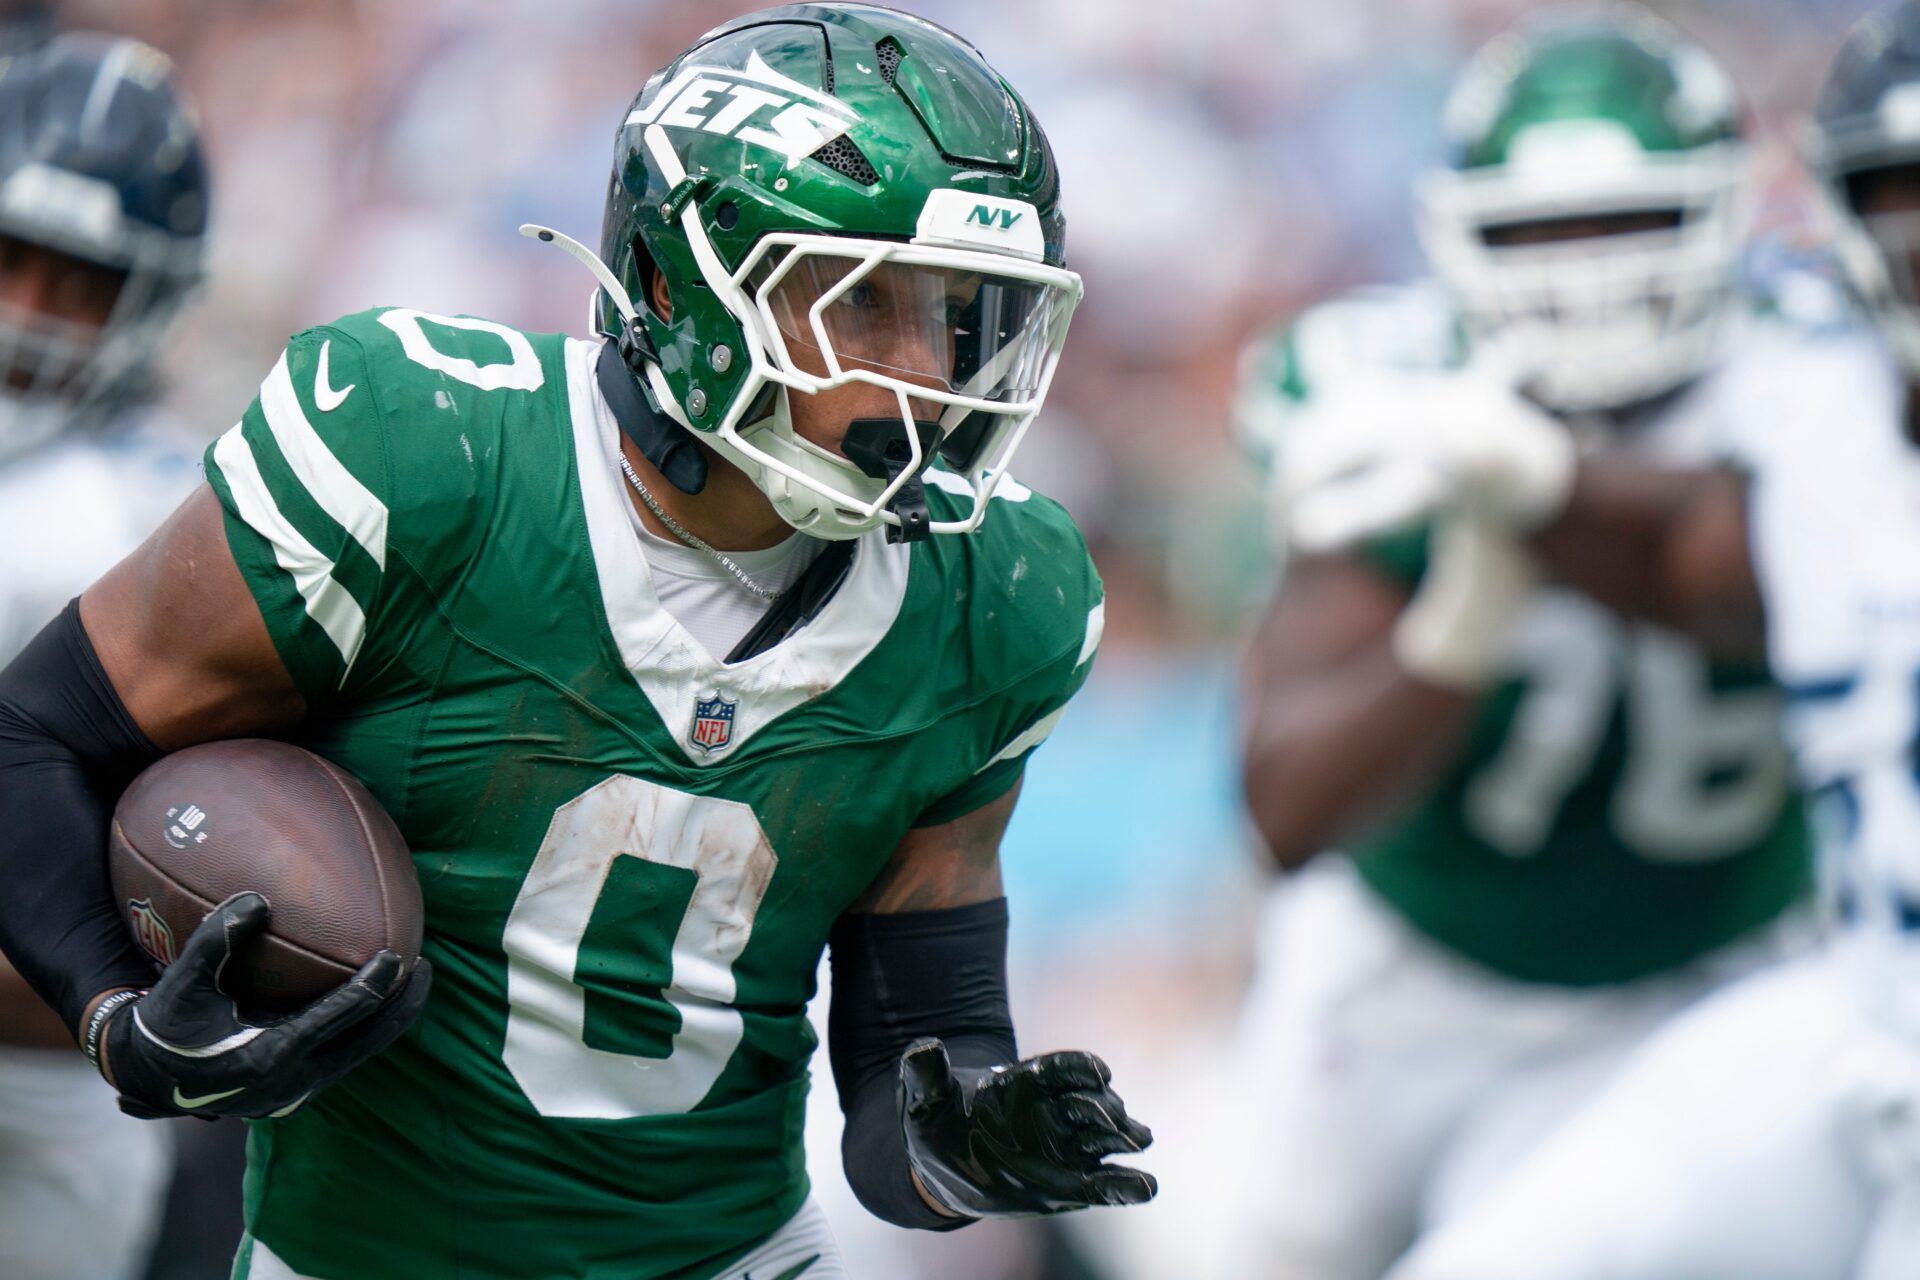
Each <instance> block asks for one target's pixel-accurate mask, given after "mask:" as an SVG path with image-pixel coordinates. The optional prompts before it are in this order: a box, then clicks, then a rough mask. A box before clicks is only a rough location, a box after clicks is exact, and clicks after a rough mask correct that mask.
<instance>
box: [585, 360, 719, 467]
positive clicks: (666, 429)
mask: <svg viewBox="0 0 1920 1280" xmlns="http://www.w3.org/2000/svg"><path fill="white" fill-rule="evenodd" d="M629 353H631V355H629ZM640 359H641V356H640V353H639V352H638V350H636V349H635V348H634V347H633V345H632V344H630V343H626V342H616V341H615V340H613V339H611V338H609V339H608V340H607V341H606V343H605V345H603V346H602V347H601V348H600V358H599V359H598V360H596V361H594V365H593V375H594V378H595V379H596V380H597V381H598V382H599V383H600V394H601V395H603V396H605V397H606V398H607V406H608V407H609V408H610V409H612V410H613V420H614V421H615V422H618V423H619V424H620V430H621V433H622V434H624V435H625V436H626V437H627V439H629V440H631V441H633V442H634V444H636V445H638V446H639V448H640V452H641V454H642V455H643V456H644V457H645V458H646V460H647V461H648V462H651V463H652V464H653V465H654V466H655V468H657V469H658V470H659V472H660V474H661V475H663V476H665V477H666V478H667V483H668V484H670V485H672V486H673V487H674V488H676V489H678V490H679V491H680V492H682V493H699V492H700V491H701V490H702V489H704V488H706V487H707V455H706V454H705V453H704V452H703V451H702V450H701V448H700V444H699V442H698V441H696V440H695V439H694V438H693V432H691V431H689V430H687V429H686V428H685V427H683V426H681V425H680V424H679V423H677V422H675V421H674V420H673V419H672V418H669V417H668V416H667V415H666V414H664V413H661V412H659V411H658V410H657V409H655V408H654V407H653V406H652V405H651V404H649V403H648V402H647V397H646V395H645V394H644V393H642V392H641V390H640V377H641V374H640V373H639V372H638V371H636V370H635V369H634V368H633V367H632V365H633V364H635V363H638V362H639V360H640Z"/></svg>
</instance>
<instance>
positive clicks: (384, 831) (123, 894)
mask: <svg viewBox="0 0 1920 1280" xmlns="http://www.w3.org/2000/svg"><path fill="white" fill-rule="evenodd" d="M107 846H108V853H107V858H108V866H109V869H110V872H111V875H112V879H113V889H114V897H115V900H116V901H117V902H118V903H119V905H120V911H121V914H122V916H123V917H124V918H125V920H126V922H127V927H128V928H129V929H131V930H132V931H133V935H134V937H135V938H136V939H137V940H138V941H139V943H140V945H141V946H142V947H143V948H145V950H146V951H147V953H148V954H149V955H150V956H152V957H153V959H154V960H155V961H156V962H157V963H159V964H160V965H162V966H165V965H168V964H171V963H172V962H173V960H174V959H175V957H176V956H178V954H179V948H180V947H182V946H184V945H185V943H186V940H187V937H188V935H190V934H191V933H192V932H193V930H194V927H195V926H196V925H198V924H199V923H200V921H201V920H202V919H203V918H205V916H206V914H207V913H208V912H209V911H211V910H212V909H213V908H214V907H215V906H217V905H219V903H220V902H222V901H223V900H225V899H226V898H228V897H230V896H231V895H233V894H236V893H240V892H243V891H245V890H249V889H250V890H253V891H255V892H257V893H259V894H261V895H262V896H263V897H265V898H266V899H267V902H268V903H269V905H271V907H272V908H273V919H272V923H271V926H270V929H269V931H268V933H267V934H266V935H265V936H264V937H262V938H261V939H260V940H259V941H258V942H257V943H256V944H254V945H252V946H250V947H248V948H247V949H246V950H245V951H244V952H242V953H240V954H238V955H236V956H235V958H234V960H233V962H232V963H230V964H229V965H228V967H227V970H226V972H225V973H224V974H223V976H222V978H221V989H222V990H223V991H225V992H226V993H227V994H228V995H229V996H231V997H233V999H234V1001H235V1002H236V1003H237V1004H238V1005H239V1006H240V1007H241V1008H242V1009H245V1010H260V1011H263V1012H267V1013H285V1012H290V1011H292V1010H294V1009H297V1008H299V1007H301V1006H302V1005H305V1004H307V1003H308V1002H309V1001H311V1000H314V999H316V998H317V997H319V996H321V995H324V994H325V993H326V992H328V991H329V990H331V989H333V988H334V987H336V986H338V985H339V984H340V983H341V982H344V981H345V980H346V979H348V978H350V977H352V976H353V973H354V971H355V970H357V969H358V968H359V967H360V966H361V965H362V964H364V963H366V962H367V961H368V960H370V959H372V958H373V956H374V955H375V953H377V952H378V951H380V950H381V949H382V948H386V949H389V950H391V951H394V952H396V953H398V954H399V956H400V957H401V959H402V960H403V961H404V962H405V963H406V964H408V965H409V966H410V965H412V963H413V962H414V960H415V959H417V958H418V956H419V954H420V929H421V906H420V884H419V881H418V880H417V879H416V878H415V876H414V871H413V861H412V857H411V855H410V854H409V853H408V851H407V846H406V842H405V841H404V840H403V839H402V838H401V836H400V832H399V829H398V828H396V827H395V826H394V824H393V819H392V818H390V817H388V816H387V814H386V811H385V810H383V809H382V808H381V807H380V805H379V803H378V802H377V801H376V800H375V799H374V798H373V796H372V795H370V794H369V793H368V792H367V789H366V788H365V787H364V786H362V785H361V784H360V783H359V782H358V781H357V780H356V779H354V778H353V777H352V776H351V775H349V774H348V773H346V772H345V771H344V770H342V769H340V768H339V767H338V766H336V765H334V764H331V763H330V762H328V761H326V760H323V759H321V758H320V757H319V756H317V755H314V754H313V753H312V752H310V751H304V750H302V749H301V748H299V747H295V746H290V745H288V744H287V743H284V742H272V741H267V740H263V739H235V740H232V741H227V742H210V743H206V744H203V745H201V746H196V747H189V748H187V749H186V750H184V751H177V752H175V753H174V754H172V755H170V756H167V757H166V758H165V759H163V760H160V761H159V762H158V763H156V764H154V765H153V766H152V767H150V768H148V769H147V770H146V771H145V772H143V773H141V774H140V776H139V777H137V778H135V779H134V780H133V784H132V785H131V786H129V787H128V788H127V790H126V792H125V794H124V795H122V796H121V798H120V803H119V805H118V806H117V807H116V808H115V809H114V814H113V827H112V830H111V832H110V834H109V836H108V842H107Z"/></svg>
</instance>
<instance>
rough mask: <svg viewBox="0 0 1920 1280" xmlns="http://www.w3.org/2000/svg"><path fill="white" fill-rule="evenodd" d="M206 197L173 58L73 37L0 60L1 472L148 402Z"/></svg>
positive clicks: (185, 291)
mask: <svg viewBox="0 0 1920 1280" xmlns="http://www.w3.org/2000/svg"><path fill="white" fill-rule="evenodd" d="M208 195H209V190H208V184H207V171H206V164H205V161H204V159H203V158H202V154H201V146H200V135H199V130H198V128H197V127H196V126H195V124H194V121H193V119H192V117H191V116H190V115H189V114H188V112H187V110H186V109H185V107H184V106H183V105H182V103H181V101H180V99H179V97H178V96H177V95H176V93H175V91H174V88H173V84H172V80H171V66H170V64H169V63H168V61H167V59H166V57H165V55H163V54H161V53H159V52H158V51H157V50H154V49H152V48H149V47H148V46H146V45H144V44H141V43H140V42H138V41H135V40H127V39H119V38H115V37H109V36H100V35H91V34H70V35H61V36H56V37H54V38H53V39H50V40H47V41H45V42H44V43H40V44H37V45H34V46H32V47H30V48H26V49H23V50H19V51H16V52H14V53H11V54H9V55H5V56H0V459H3V458H5V457H7V456H11V455H14V454H17V453H20V452H22V451H24V450H25V449H29V448H32V447H34V446H35V445H37V444H39V443H40V442H42V441H43V440H45V439H47V438H49V437H50V436H51V435H53V434H54V433H55V432H58V431H60V430H61V429H63V428H67V427H72V426H75V425H84V424H86V423H89V422H93V421H98V420H99V419H100V418H101V417H103V416H105V415H106V414H107V413H109V412H111V411H112V410H114V409H115V408H117V407H119V406H121V405H124V404H125V403H126V402H128V401H129V400H132V399H135V398H137V397H138V396H139V395H141V394H142V392H143V391H144V390H145V389H146V387H147V385H148V381H149V375H150V371H151V368H152V362H153V357H154V354H155V351H156V349H157V347H158V344H159V341H160V339H161V336H162V334H163V332H164V330H165V328H166V326H167V324H168V322H169V321H170V320H171V319H172V318H173V317H174V316H175V315H176V314H177V313H178V312H179V310H180V307H181V305H182V304H183V303H184V302H185V301H186V300H187V298H188V297H189V296H190V295H191V294H192V292H193V290H194V287H195V286H196V284H197V283H198V281H199V279H200V276H201V271H202V264H203V259H204V253H205V243H206V231H207V206H208Z"/></svg>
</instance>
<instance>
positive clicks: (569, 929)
mask: <svg viewBox="0 0 1920 1280" xmlns="http://www.w3.org/2000/svg"><path fill="white" fill-rule="evenodd" d="M623 857H624V858H640V859H642V860H644V861H647V862H653V863H658V864H660V865H662V866H668V867H681V868H685V869H686V870H689V871H692V872H693V873H694V874H695V876H696V877H697V879H696V882H695V884H694V890H693V898H692V901H691V902H689V903H688V905H687V914H686V916H685V918H684V919H682V920H681V922H680V929H679V932H678V933H677V934H675V936H674V939H673V969H672V978H671V979H670V985H669V986H668V987H667V989H666V991H665V993H664V994H665V996H666V998H667V1000H668V1001H670V1002H671V1003H672V1005H673V1007H674V1008H675V1009H676V1010H677V1011H678V1012H679V1014H680V1031H679V1034H677V1035H675V1036H674V1038H673V1048H672V1051H671V1052H670V1053H669V1054H668V1055H667V1056H666V1057H665V1058H642V1057H633V1056H630V1055H627V1054H623V1053H612V1052H609V1051H607V1050H605V1049H595V1048H593V1047H591V1046H590V1045H588V1044H587V1043H586V1039H585V1034H584V1033H585V1026H586V1007H587V1002H586V994H587V993H586V991H585V990H584V989H583V988H582V987H581V986H580V984H579V983H577V982H575V981H574V972H575V969H576V967H577V966H578V964H579V959H580V942H581V939H582V938H583V937H584V936H585V934H586V931H587V924H588V922H589V921H590V920H591V919H592V916H593V908H594V904H595V903H596V902H597V901H599V898H600V894H601V891H602V890H603V888H604V887H605V885H606V882H607V875H608V873H609V872H610V871H611V870H612V869H613V863H614V859H616V858H623ZM777 862H778V860H777V859H776V858H775V857H774V853H773V847H772V846H771V845H770V844H768V843H767V837H766V833H765V832H764V831H762V830H761V828H760V820H759V819H758V818H756V817H754V814H753V810H752V809H750V808H748V807H747V806H746V805H744V804H741V803H739V802H738V801H734V800H722V799H719V798H718V797H715V796H694V795H688V794H687V793H686V792H684V791H675V790H673V789H672V788H670V787H663V786H661V785H659V784H658V783H654V782H647V781H645V780H643V779H640V778H630V777H626V776H618V777H612V778H608V779H607V780H606V781H604V782H601V783H599V784H598V785H596V786H594V787H593V788H591V789H590V790H588V791H586V792H585V793H583V794H581V795H579V796H576V797H574V798H573V799H572V800H569V801H568V802H567V803H566V804H563V805H561V806H560V808H559V809H558V810H556V811H555V812H554V815H553V822H552V824H551V825H549V826H548V828H547V836H546V839H545V840H543V841H541V842H540V851H539V853H537V854H536V855H535V856H534V860H533V868H532V870H530V871H529V872H528V873H527V879H526V882H525V883H524V884H523V885H522V886H521V888H520V896H519V897H518V898H516V899H515V900H514V903H513V910H512V911H511V912H509V913H508V915H507V927H506V934H505V938H504V940H503V945H504V947H505V950H506V953H507V1038H506V1047H505V1050H504V1052H503V1054H502V1057H503V1058H504V1059H505V1061H506V1064H507V1069H508V1070H509V1071H511V1072H512V1073H513V1077H514V1079H515V1080H516V1081H518V1082H519V1085H520V1088H521V1091H522V1092H524V1093H525V1094H526V1095H527V1098H528V1100H529V1101H530V1102H532V1103H533V1105H534V1109H535V1110H537V1111H539V1112H540V1114H542V1115H546V1116H556V1117H567V1118H573V1119H594V1120H630V1119H635V1118H637V1117H640V1116H660V1115H678V1114H680V1113H682V1112H686V1111H691V1110H693V1108H694V1107H696V1106H698V1105H699V1103H700V1100H701V1099H702V1098H704V1097H706V1095H707V1092H708V1091H709V1090H710V1089H712V1088H713V1085H714V1082H715V1081H716V1080H718V1079H719V1078H720V1073H721V1071H722V1070H724V1069H725V1068H726V1065H727V1060H728V1059H729V1058H731V1057H732V1056H733V1051H734V1050H735V1049H737V1048H738V1047H739V1045H740V1037H741V1034H742V1032H743V1027H742V1024H741V1021H740V1011H739V1010H738V1009H736V1008H734V1007H733V999H734V976H733V965H734V962H735V961H736V960H738V959H739V958H740V953H741V952H742V951H744V950H746V946H747V938H748V936H749V935H750V934H751V933H752V931H753V918H754V915H755V913H756V912H758V911H759V909H760V899H761V898H762V897H763V896H764V895H765V894H766V891H767V885H768V883H769V882H770V881H771V880H772V879H773V872H774V867H775V866H776V865H777Z"/></svg>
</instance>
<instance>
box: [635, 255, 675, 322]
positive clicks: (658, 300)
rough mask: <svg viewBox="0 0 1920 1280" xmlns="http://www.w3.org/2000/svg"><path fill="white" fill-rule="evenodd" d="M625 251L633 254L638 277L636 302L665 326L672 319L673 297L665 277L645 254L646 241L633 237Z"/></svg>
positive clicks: (649, 256)
mask: <svg viewBox="0 0 1920 1280" xmlns="http://www.w3.org/2000/svg"><path fill="white" fill-rule="evenodd" d="M627 251H628V252H629V253H631V254H633V269H634V273H635V274H636V275H638V276H639V277H640V294H639V297H638V298H637V299H635V300H636V301H637V302H639V303H640V305H641V306H643V307H645V308H646V309H647V310H648V311H651V312H652V313H653V318H654V319H656V320H658V321H660V323H662V324H666V323H668V322H670V321H671V320H672V319H673V295H672V294H671V293H669V292H668V290H667V282H666V277H665V276H664V275H662V274H661V271H660V267H659V265H658V264H657V263H655V262H654V260H653V255H652V254H651V253H649V252H647V243H646V240H645V239H644V238H642V237H640V236H635V237H634V238H633V240H632V241H631V242H630V243H629V244H628V246H627Z"/></svg>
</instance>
